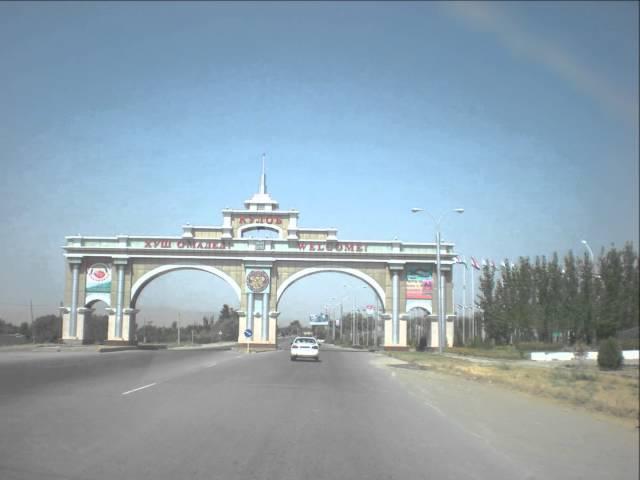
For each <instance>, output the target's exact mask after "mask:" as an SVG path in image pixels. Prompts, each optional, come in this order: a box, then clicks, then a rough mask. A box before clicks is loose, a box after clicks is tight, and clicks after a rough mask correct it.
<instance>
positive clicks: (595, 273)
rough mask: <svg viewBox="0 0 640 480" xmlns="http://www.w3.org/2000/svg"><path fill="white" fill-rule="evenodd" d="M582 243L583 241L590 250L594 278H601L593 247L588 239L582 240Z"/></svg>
mask: <svg viewBox="0 0 640 480" xmlns="http://www.w3.org/2000/svg"><path fill="white" fill-rule="evenodd" d="M580 243H582V244H583V245H584V246H585V248H586V249H587V251H588V252H589V257H590V258H591V265H593V276H594V278H600V275H599V274H598V272H596V259H595V257H594V255H593V250H591V247H590V246H589V243H588V242H587V241H586V240H580Z"/></svg>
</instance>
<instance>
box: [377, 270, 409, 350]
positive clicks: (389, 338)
mask: <svg viewBox="0 0 640 480" xmlns="http://www.w3.org/2000/svg"><path fill="white" fill-rule="evenodd" d="M404 268H405V265H404V263H400V262H394V263H392V264H389V271H390V273H391V315H388V316H387V315H385V316H383V318H385V322H384V323H385V335H384V337H385V342H384V346H385V349H386V350H406V349H407V316H406V315H405V314H402V315H400V308H403V310H404V307H401V305H404V303H405V299H404V298H401V295H400V294H401V292H400V289H401V283H400V282H401V278H400V275H401V274H402V272H404ZM387 329H388V330H389V333H387V331H388V330H387Z"/></svg>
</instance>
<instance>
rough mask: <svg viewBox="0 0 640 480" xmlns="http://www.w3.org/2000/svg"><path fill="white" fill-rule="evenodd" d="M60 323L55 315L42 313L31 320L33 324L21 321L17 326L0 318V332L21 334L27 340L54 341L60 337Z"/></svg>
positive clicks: (37, 341) (3, 333)
mask: <svg viewBox="0 0 640 480" xmlns="http://www.w3.org/2000/svg"><path fill="white" fill-rule="evenodd" d="M61 329H62V323H61V321H60V317H58V316H57V315H43V316H41V317H38V318H36V319H35V320H34V321H33V325H29V323H27V322H22V323H21V324H20V325H19V326H16V325H13V324H11V323H8V322H6V321H4V320H2V319H1V318H0V334H2V335H13V334H18V335H22V336H23V337H24V339H25V340H26V341H27V342H32V341H35V342H36V343H47V342H55V341H57V340H59V339H60V337H61Z"/></svg>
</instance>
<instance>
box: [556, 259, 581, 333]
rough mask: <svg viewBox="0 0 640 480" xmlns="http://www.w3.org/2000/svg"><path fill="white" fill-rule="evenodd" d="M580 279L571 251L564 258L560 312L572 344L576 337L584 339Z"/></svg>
mask: <svg viewBox="0 0 640 480" xmlns="http://www.w3.org/2000/svg"><path fill="white" fill-rule="evenodd" d="M579 290H580V281H579V279H578V267H577V264H576V258H575V257H574V256H573V252H572V251H571V250H569V253H568V254H567V255H566V256H565V258H564V274H563V276H562V302H561V314H562V318H563V320H564V325H565V328H567V329H568V330H569V340H570V343H571V344H573V343H575V341H576V340H577V339H579V340H582V341H584V321H583V317H582V314H581V313H582V312H581V311H580V310H581V309H580V297H579Z"/></svg>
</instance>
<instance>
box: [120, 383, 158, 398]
mask: <svg viewBox="0 0 640 480" xmlns="http://www.w3.org/2000/svg"><path fill="white" fill-rule="evenodd" d="M155 384H156V382H153V383H150V384H149V385H145V386H144V387H138V388H134V389H133V390H129V391H127V392H123V393H122V395H129V394H130V393H133V392H137V391H138V390H143V389H145V388H149V387H153V386H154V385H155Z"/></svg>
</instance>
